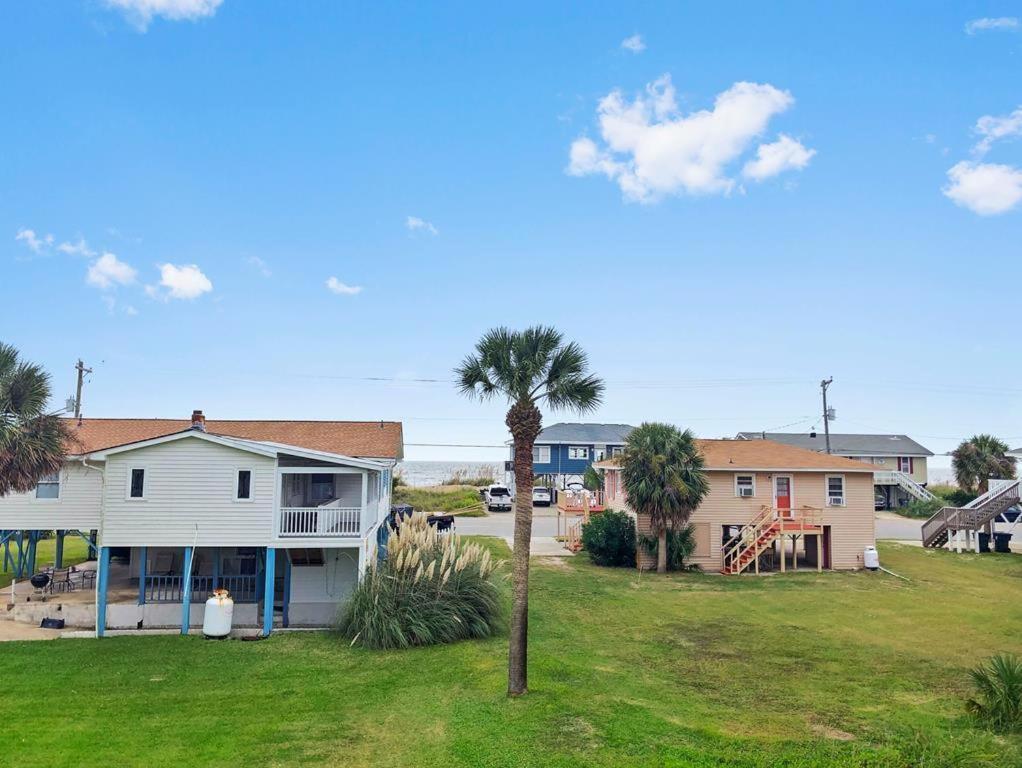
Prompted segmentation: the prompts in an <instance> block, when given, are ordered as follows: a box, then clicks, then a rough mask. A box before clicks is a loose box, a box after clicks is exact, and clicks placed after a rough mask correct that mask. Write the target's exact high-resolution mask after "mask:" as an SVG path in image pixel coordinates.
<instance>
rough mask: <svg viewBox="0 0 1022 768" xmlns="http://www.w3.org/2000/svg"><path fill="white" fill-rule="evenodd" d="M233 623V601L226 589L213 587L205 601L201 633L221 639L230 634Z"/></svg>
mask: <svg viewBox="0 0 1022 768" xmlns="http://www.w3.org/2000/svg"><path fill="white" fill-rule="evenodd" d="M233 623H234V601H233V600H232V599H231V595H230V593H229V592H228V591H227V590H226V589H214V590H213V594H212V595H210V598H209V600H207V601H206V612H205V614H204V615H203V617H202V634H203V635H205V636H206V637H210V638H217V639H222V638H225V637H227V636H228V635H230V634H231V625H232V624H233Z"/></svg>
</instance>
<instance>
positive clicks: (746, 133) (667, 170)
mask: <svg viewBox="0 0 1022 768" xmlns="http://www.w3.org/2000/svg"><path fill="white" fill-rule="evenodd" d="M794 102H795V99H794V98H793V97H792V95H791V94H790V93H788V92H787V91H782V90H779V89H777V88H775V87H774V86H772V85H769V84H760V83H747V82H739V83H735V84H734V85H732V86H731V87H730V88H728V89H727V90H726V91H724V92H723V93H720V94H718V95H717V97H716V99H715V100H714V105H713V109H709V110H707V109H703V110H699V111H697V112H692V113H690V114H687V115H685V114H682V113H681V112H680V111H679V109H678V105H677V100H676V97H675V89H674V85H673V84H672V83H671V78H670V76H669V75H664V76H663V77H661V78H660V79H659V80H657V81H655V82H653V83H651V84H649V85H647V86H646V91H645V93H644V94H640V95H638V96H637V97H636V98H635V100H634V101H631V102H629V101H628V100H627V99H625V97H624V96H623V95H622V94H621V92H620V91H618V90H615V91H612V92H611V93H609V94H608V95H607V96H605V97H604V98H603V99H602V100H601V101H600V104H599V107H598V108H597V117H598V121H599V126H600V135H601V137H602V139H603V141H604V143H605V146H604V147H601V146H599V145H597V143H596V142H595V141H593V140H592V139H589V138H585V137H582V138H579V139H576V140H575V141H574V142H573V143H572V145H571V150H570V161H569V165H568V168H567V172H568V173H569V174H571V175H573V176H586V175H590V174H602V175H604V176H607V177H608V178H610V179H613V180H614V181H616V182H617V183H618V185H619V186H620V187H621V191H622V192H623V193H624V196H625V198H626V199H629V200H636V201H639V202H643V203H649V202H655V201H657V200H659V199H660V198H662V197H663V196H664V195H668V194H680V193H683V192H684V193H688V194H691V195H706V194H728V193H730V192H731V191H732V190H733V189H734V186H735V181H734V179H732V178H729V177H728V175H727V166H728V165H729V164H730V163H732V162H733V161H735V160H736V159H737V158H739V157H740V156H741V155H742V154H743V153H744V152H745V151H746V150H747V149H749V147H750V146H751V145H752V143H753V142H754V141H755V139H756V137H757V136H759V135H760V134H762V133H763V132H764V131H765V130H766V128H767V125H768V124H769V122H770V120H771V118H773V117H774V116H775V115H778V114H780V113H782V112H784V111H785V110H786V109H788V108H789V107H790V106H791V105H792V104H793V103H794ZM790 141H791V142H793V143H796V144H797V142H794V140H793V139H791V140H790ZM777 144H784V142H783V138H782V139H781V140H779V141H778V142H777ZM767 146H775V145H767ZM784 146H788V145H784ZM798 146H799V148H801V150H802V151H803V152H807V153H812V152H813V150H808V149H806V148H805V147H802V145H801V144H799V145H798ZM788 149H789V152H788V155H789V158H788V159H789V160H798V157H796V156H795V155H794V153H792V152H791V151H790V150H791V147H788ZM772 151H773V152H776V150H772ZM768 154H770V153H768ZM811 156H812V155H811V154H810V155H809V157H811ZM806 162H808V158H806V159H805V161H804V162H802V165H801V166H795V167H804V165H805V163H806ZM753 167H756V166H755V165H754V166H753ZM781 170H783V168H782V169H781Z"/></svg>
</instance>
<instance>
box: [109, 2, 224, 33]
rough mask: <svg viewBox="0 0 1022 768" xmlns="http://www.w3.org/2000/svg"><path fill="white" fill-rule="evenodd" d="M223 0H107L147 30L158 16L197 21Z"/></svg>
mask: <svg viewBox="0 0 1022 768" xmlns="http://www.w3.org/2000/svg"><path fill="white" fill-rule="evenodd" d="M222 2H223V0H105V3H106V5H107V7H108V8H113V9H115V10H118V11H120V12H121V13H123V14H124V16H125V18H127V20H128V22H129V23H130V24H131V25H132V26H134V27H135V28H136V29H137V30H139V31H140V32H145V31H146V30H147V29H148V28H149V24H150V23H151V22H152V20H153V19H154V18H156V17H161V16H162V17H163V18H165V19H167V20H169V21H197V20H198V19H202V18H206V17H208V16H212V15H213V14H214V13H216V9H217V8H219V7H220V4H221V3H222Z"/></svg>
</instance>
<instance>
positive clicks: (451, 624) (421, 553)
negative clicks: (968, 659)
mask: <svg viewBox="0 0 1022 768" xmlns="http://www.w3.org/2000/svg"><path fill="white" fill-rule="evenodd" d="M373 560H374V562H373V563H372V564H371V565H370V566H369V567H368V568H367V569H366V573H365V576H364V577H363V579H362V581H361V583H359V585H358V586H357V587H356V588H355V591H354V592H353V593H352V595H351V598H350V599H349V600H348V602H347V603H346V604H345V606H344V609H343V610H342V612H341V615H340V618H339V619H338V629H339V630H340V632H341V634H343V635H344V636H345V637H347V638H349V639H350V640H351V644H352V645H360V646H362V647H364V648H375V649H385V648H410V647H412V646H418V645H436V644H439V643H452V642H455V641H457V640H465V639H468V638H476V637H489V636H490V635H492V634H493V633H494V632H495V631H496V629H497V628H498V626H499V624H500V619H501V600H500V591H499V590H498V588H497V585H496V583H495V571H496V569H497V568H499V567H500V565H501V564H500V563H499V562H495V561H494V560H493V559H492V557H491V556H490V552H489V550H487V549H485V548H483V547H481V546H480V545H478V544H474V543H467V542H464V541H462V540H461V538H460V537H458V536H455V535H453V534H445V535H440V534H438V533H437V530H436V528H434V527H432V526H430V525H429V524H428V522H427V520H426V515H425V514H423V513H421V512H416V513H414V514H413V515H411V516H410V517H408V518H405V520H404V521H403V522H402V523H401V525H400V526H399V527H398V529H397V530H396V531H394V532H392V533H391V535H390V539H389V541H388V542H387V559H386V560H384V561H382V562H379V561H376V558H373Z"/></svg>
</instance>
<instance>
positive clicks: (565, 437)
mask: <svg viewBox="0 0 1022 768" xmlns="http://www.w3.org/2000/svg"><path fill="white" fill-rule="evenodd" d="M633 429H635V427H633V426H631V425H630V424H564V423H561V424H551V425H550V426H549V427H547V428H546V429H544V430H543V431H542V432H540V433H539V436H538V437H537V438H536V442H537V443H582V444H583V445H587V444H590V443H599V444H611V445H615V444H616V445H623V444H624V442H625V439H626V438H627V437H628V433H629V432H631V431H632V430H633Z"/></svg>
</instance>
